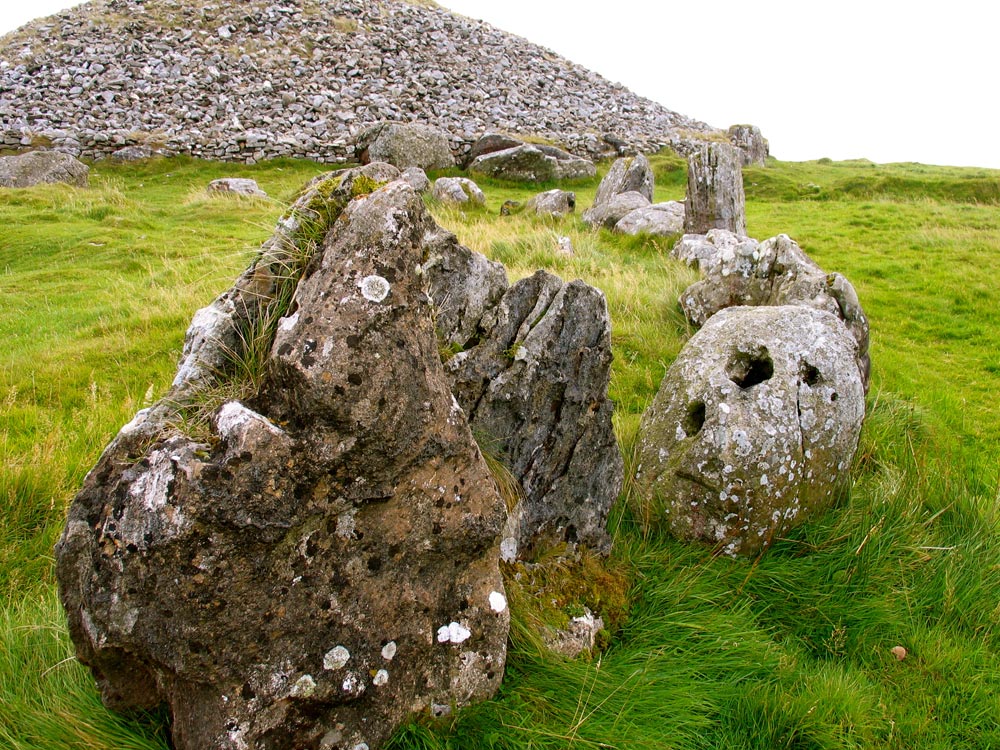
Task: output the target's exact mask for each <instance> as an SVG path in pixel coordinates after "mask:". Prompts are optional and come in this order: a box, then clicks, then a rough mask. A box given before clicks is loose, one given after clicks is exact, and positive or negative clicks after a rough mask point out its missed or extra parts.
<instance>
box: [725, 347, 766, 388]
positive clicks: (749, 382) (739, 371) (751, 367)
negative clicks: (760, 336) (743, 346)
mask: <svg viewBox="0 0 1000 750" xmlns="http://www.w3.org/2000/svg"><path fill="white" fill-rule="evenodd" d="M726 374H727V375H728V376H729V379H730V380H732V381H733V382H734V383H736V385H738V386H739V387H740V388H744V389H746V388H752V387H753V386H755V385H759V384H760V383H763V382H764V381H766V380H770V379H771V376H772V375H774V362H772V361H771V355H770V353H769V352H768V351H767V349H765V348H764V347H760V348H759V349H757V350H756V351H753V352H736V355H735V356H734V357H733V358H732V359H731V360H730V361H729V366H728V367H727V368H726Z"/></svg>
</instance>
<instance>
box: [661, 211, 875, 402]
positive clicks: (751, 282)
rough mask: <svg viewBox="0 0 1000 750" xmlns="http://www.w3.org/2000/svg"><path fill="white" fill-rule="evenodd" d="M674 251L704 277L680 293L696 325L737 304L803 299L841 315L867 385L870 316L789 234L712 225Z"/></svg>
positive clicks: (851, 290) (849, 290) (801, 302)
mask: <svg viewBox="0 0 1000 750" xmlns="http://www.w3.org/2000/svg"><path fill="white" fill-rule="evenodd" d="M671 255H673V256H674V257H675V258H679V259H681V260H684V261H687V263H688V264H689V265H697V266H698V268H699V270H700V271H701V272H702V274H703V276H704V278H703V279H702V280H701V281H696V282H695V283H694V284H692V285H691V286H689V287H688V288H687V289H685V290H684V292H683V293H682V294H681V296H680V304H681V308H682V309H683V310H684V314H685V316H686V317H687V319H688V320H689V321H690V322H691V323H692V324H693V325H696V326H701V325H704V324H705V321H707V320H708V319H709V318H710V317H711V316H712V315H714V314H715V313H717V312H718V311H719V310H722V309H723V308H726V307H733V306H736V305H805V306H807V307H813V308H815V309H817V310H825V311H827V312H829V313H832V314H834V315H836V316H837V317H838V318H840V319H841V320H842V321H843V322H844V323H845V324H846V325H847V328H848V329H849V330H850V332H851V334H852V335H853V336H854V339H855V341H856V342H857V345H858V352H857V363H858V369H859V371H860V372H861V379H862V382H863V383H864V385H865V390H866V391H867V389H868V375H869V371H870V369H871V363H870V360H869V355H868V339H869V332H868V318H867V317H866V316H865V312H864V310H863V309H862V307H861V303H860V301H859V300H858V295H857V293H856V292H855V291H854V287H853V286H852V285H851V283H850V282H849V281H848V280H847V279H846V278H844V277H843V276H841V275H840V274H839V273H832V274H828V273H826V272H825V271H823V269H822V268H820V267H819V266H818V265H816V263H815V262H814V261H813V260H812V259H811V258H810V257H809V256H808V255H806V253H805V252H803V250H802V248H800V247H799V246H798V245H797V244H796V243H795V241H794V240H792V239H791V238H790V237H788V235H785V234H779V235H777V236H776V237H771V238H770V239H768V240H764V242H757V240H755V239H752V238H750V237H741V236H738V235H736V234H733V233H732V232H726V231H723V230H719V229H713V230H712V231H710V232H709V233H708V234H707V235H685V236H684V237H683V238H682V239H681V241H680V242H678V243H677V244H676V245H674V247H673V249H672V250H671Z"/></svg>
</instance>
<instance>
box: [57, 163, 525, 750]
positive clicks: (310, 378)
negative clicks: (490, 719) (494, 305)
mask: <svg viewBox="0 0 1000 750" xmlns="http://www.w3.org/2000/svg"><path fill="white" fill-rule="evenodd" d="M345 182H346V183H347V185H345ZM363 182H364V181H359V180H358V179H355V180H353V182H351V181H349V180H346V181H345V179H344V175H337V176H332V177H327V178H325V179H321V180H319V181H316V182H314V183H313V184H312V185H311V186H310V187H309V189H308V190H307V191H306V193H305V194H304V195H303V196H302V198H300V200H299V201H298V202H297V203H296V204H295V206H294V207H293V209H292V211H291V212H290V213H289V214H288V215H287V216H285V217H284V218H283V219H282V221H281V222H279V225H278V228H277V230H276V233H275V236H274V237H273V238H272V240H271V241H270V242H269V243H266V245H265V248H264V251H263V252H262V255H261V257H260V258H258V259H257V261H255V263H254V264H253V265H252V266H251V267H250V268H249V269H248V271H247V272H246V273H245V274H244V275H243V276H241V277H240V279H239V280H238V281H237V284H236V285H235V286H234V288H233V289H231V290H230V291H229V292H227V293H226V294H224V295H222V297H220V299H219V300H217V301H216V303H214V304H213V307H212V309H211V311H210V312H209V313H207V314H205V315H202V313H199V315H198V316H196V322H195V324H194V325H193V326H192V327H193V328H199V327H200V333H197V334H195V335H193V336H191V337H189V345H188V346H186V349H185V361H186V363H187V364H188V365H190V367H189V368H188V371H189V372H190V373H192V374H195V375H197V376H198V377H197V379H196V383H195V384H192V383H189V382H187V381H182V382H181V383H179V384H177V383H175V386H174V388H173V389H172V390H171V393H170V394H168V397H167V399H165V400H164V401H162V402H160V403H159V404H157V405H156V406H154V407H153V408H151V409H149V410H144V411H142V412H140V413H139V414H138V415H137V416H136V418H135V419H134V420H133V421H132V422H131V423H130V424H129V425H126V427H124V428H123V429H122V431H121V432H120V433H119V435H118V436H117V437H116V438H115V439H114V441H113V442H112V443H111V444H110V445H109V446H108V448H107V449H106V450H105V452H104V454H103V455H102V457H101V458H100V460H99V461H98V464H97V466H96V467H95V468H94V469H93V471H91V472H90V474H88V476H87V479H86V480H85V484H84V487H83V489H82V490H81V492H80V493H79V495H78V496H77V497H76V498H75V500H74V501H73V504H72V506H71V508H70V513H69V519H68V522H67V525H66V528H65V531H64V533H63V535H62V537H61V539H60V541H59V543H58V545H57V551H56V556H57V578H58V582H59V589H60V596H61V598H62V602H63V605H64V607H65V609H66V614H67V617H68V621H69V630H70V634H71V636H72V639H73V642H74V644H75V646H76V651H77V656H78V658H79V659H80V660H81V661H82V662H83V663H84V664H87V665H88V666H90V668H91V669H92V670H93V672H94V674H95V676H96V677H97V680H98V684H99V686H100V689H101V694H102V697H103V699H104V701H105V703H106V704H108V705H109V706H111V707H114V708H117V709H146V708H151V707H153V706H155V705H157V704H159V703H161V702H163V703H166V704H168V706H169V708H170V713H171V715H172V717H173V745H174V746H175V747H177V748H178V750H192V749H194V748H198V749H201V748H218V749H220V750H238V749H240V750H242V749H245V748H264V747H268V748H275V749H288V750H292V748H305V747H309V748H324V749H325V750H334V749H336V748H354V749H357V748H360V747H370V748H373V750H374V748H377V747H378V746H379V745H381V744H382V743H383V742H384V741H385V740H386V739H387V738H388V736H389V735H390V734H391V733H392V731H393V730H394V728H395V727H396V726H397V725H398V724H399V723H400V722H401V721H403V720H404V718H405V717H406V716H408V715H409V714H411V713H412V712H434V713H438V714H440V713H445V712H447V711H448V710H450V708H451V707H452V706H459V705H462V704H465V703H467V702H469V701H472V700H477V699H480V698H485V697H487V696H489V695H491V694H492V693H493V692H494V691H495V689H496V688H497V687H498V685H499V683H500V680H501V675H502V674H503V668H504V657H505V648H506V638H507V629H508V617H509V613H508V611H507V605H506V599H505V596H504V589H503V582H502V580H501V577H500V573H499V570H498V558H499V554H500V550H499V542H500V533H501V530H502V528H503V526H504V523H505V521H506V511H505V508H504V506H503V502H502V500H501V498H500V496H499V494H498V492H497V487H496V484H495V482H494V481H493V479H492V477H491V475H490V474H489V472H488V470H487V468H486V466H485V464H484V461H483V458H482V455H481V453H480V451H479V449H478V448H477V447H476V444H475V442H474V441H473V439H472V435H471V432H470V430H469V426H468V422H467V420H466V418H465V415H464V414H463V412H462V410H461V409H460V408H459V407H458V405H457V404H456V403H455V401H454V398H453V397H452V394H451V392H450V390H449V386H448V380H447V378H446V377H445V374H444V372H443V368H442V365H441V361H440V358H439V351H438V345H437V340H436V334H435V331H434V327H433V316H432V310H431V306H430V303H429V300H428V298H427V295H426V293H425V278H424V276H423V273H422V267H421V263H422V262H423V260H424V254H425V247H424V240H425V237H427V236H428V234H433V233H434V231H435V226H434V224H433V221H432V220H431V219H430V218H429V215H428V214H427V213H426V211H425V209H424V207H423V204H422V202H421V200H420V198H419V196H418V195H417V194H416V193H415V192H414V191H413V190H412V188H410V187H409V186H407V185H405V184H404V183H402V182H393V183H391V184H389V185H388V186H386V187H384V188H381V189H378V190H376V192H374V193H372V194H371V195H368V196H361V197H356V198H355V199H354V200H352V199H351V198H352V195H353V194H354V193H358V192H360V187H361V186H362V184H363ZM338 216H339V219H338V218H337V217H338ZM314 245H316V246H318V248H319V249H318V251H317V252H316V254H315V255H313V256H312V257H311V258H310V257H309V256H308V253H306V257H302V254H303V251H304V250H308V249H309V248H310V247H312V246H314ZM303 264H304V266H303ZM282 274H283V275H282ZM299 276H301V280H299V281H298V282H297V283H296V282H295V281H294V279H296V278H298V277H299ZM282 279H284V281H282ZM289 280H290V281H289ZM276 285H277V286H276ZM199 318H202V319H203V320H202V322H204V320H210V321H213V325H214V326H215V327H216V329H217V330H219V331H220V332H222V333H224V334H225V333H226V332H228V331H231V330H233V329H236V330H238V331H240V332H241V333H242V335H241V336H236V337H235V338H233V337H230V338H227V339H226V340H225V341H220V340H218V339H215V338H213V337H206V336H205V335H203V334H204V332H205V327H204V326H201V323H199V322H198V321H199ZM224 319H228V323H226V322H225V320H224ZM254 340H262V341H263V343H264V346H263V347H262V348H261V349H260V350H259V351H260V354H261V356H263V358H264V363H263V367H262V368H261V369H260V370H259V373H260V375H259V377H260V384H259V387H257V388H252V389H250V390H246V389H245V388H244V389H243V391H242V398H240V399H237V398H235V397H234V396H235V394H238V393H240V391H239V390H238V389H237V388H236V381H235V379H234V377H233V375H234V374H235V372H236V371H238V370H239V369H240V368H238V367H236V366H235V364H234V362H233V361H232V360H233V359H234V358H235V359H239V360H240V361H243V362H244V363H245V362H247V361H249V355H250V354H251V353H252V352H249V351H247V346H248V345H249V342H252V341H254ZM230 347H235V348H230ZM211 348H216V349H229V351H223V352H220V353H219V354H218V355H210V354H205V353H204V352H202V354H201V355H200V356H197V352H198V351H200V350H205V349H211ZM211 361H216V362H221V363H222V364H223V365H226V363H227V362H228V369H226V368H225V367H224V368H223V369H220V370H215V371H212V372H211V373H209V372H207V371H205V369H204V365H205V363H206V362H211ZM199 363H200V364H199ZM180 374H181V373H179V375H180ZM219 394H223V395H222V396H221V398H220V400H222V403H221V405H220V406H218V407H217V408H213V407H212V404H213V401H212V398H213V397H216V398H219ZM178 409H181V411H180V412H178ZM206 411H207V414H206ZM199 425H200V427H199ZM192 429H193V430H194V431H190V430H192Z"/></svg>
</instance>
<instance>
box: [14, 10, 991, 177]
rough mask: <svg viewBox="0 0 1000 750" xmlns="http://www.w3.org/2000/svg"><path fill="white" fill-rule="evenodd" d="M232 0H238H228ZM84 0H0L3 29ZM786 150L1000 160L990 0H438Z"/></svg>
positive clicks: (930, 160)
mask: <svg viewBox="0 0 1000 750" xmlns="http://www.w3.org/2000/svg"><path fill="white" fill-rule="evenodd" d="M233 1H236V2H238V0H233ZM75 4H78V3H74V2H72V0H0V33H6V32H7V31H10V30H11V29H14V28H16V27H17V26H20V25H21V24H23V23H25V22H27V21H28V20H30V19H31V18H33V17H37V16H41V15H47V14H50V13H54V12H56V11H57V10H59V9H61V8H65V7H70V6H72V5H75ZM442 4H444V5H446V6H447V7H449V8H450V9H452V10H454V11H456V12H458V13H461V14H463V15H466V16H470V17H473V18H481V19H483V20H485V21H488V22H489V23H492V24H493V25H494V26H498V27H499V28H501V29H504V30H506V31H510V32H513V33H515V34H519V35H520V36H523V37H526V38H528V39H530V40H531V41H533V42H536V43H538V44H542V45H544V46H546V47H549V48H551V49H553V50H555V51H556V52H558V53H559V54H561V55H563V56H565V57H568V58H569V59H571V60H573V61H574V62H577V63H580V64H581V65H584V66H586V67H588V68H590V69H591V70H594V71H596V72H598V73H600V74H602V75H603V76H605V77H606V78H610V79H611V80H614V81H619V82H621V83H623V84H625V85H626V86H628V87H629V88H631V89H632V90H633V91H635V92H636V93H638V94H642V95H643V96H646V97H648V98H650V99H654V100H656V101H658V102H660V103H661V104H664V105H665V106H667V107H669V108H670V109H673V110H675V111H677V112H680V113H682V114H685V115H688V116H690V117H694V118H697V119H699V120H703V121H705V122H708V123H709V124H711V125H715V126H718V127H723V128H724V127H727V126H729V125H731V124H733V123H737V122H750V123H753V124H755V125H758V126H759V127H760V128H761V130H762V131H763V133H764V135H765V137H767V138H768V139H769V140H770V142H771V153H772V154H773V155H774V156H777V157H778V158H780V159H786V160H793V161H794V160H803V159H818V158H820V157H823V156H827V157H830V158H832V159H852V158H861V157H864V158H868V159H871V160H872V161H877V162H891V161H919V162H924V163H926V164H952V165H962V166H981V167H995V168H1000V96H998V95H997V93H996V91H997V84H996V74H997V71H998V68H1000V65H998V59H1000V58H998V55H997V52H998V48H1000V3H996V2H994V0H950V1H949V2H946V3H945V2H940V1H939V2H935V3H931V2H927V0H905V1H903V0H839V2H836V3H830V2H827V3H823V4H820V3H814V2H808V0H794V1H789V0H701V1H695V0H680V1H679V2H677V1H674V2H656V0H614V2H601V3H599V4H598V3H597V2H580V1H579V0H573V1H570V0H565V1H563V0H548V2H546V1H545V0H443V2H442Z"/></svg>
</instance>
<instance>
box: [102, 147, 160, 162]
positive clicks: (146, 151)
mask: <svg viewBox="0 0 1000 750" xmlns="http://www.w3.org/2000/svg"><path fill="white" fill-rule="evenodd" d="M154 154H155V152H154V151H153V149H152V148H151V147H149V146H145V145H140V146H125V147H124V148H120V149H118V150H117V151H114V152H113V153H112V154H111V158H112V159H114V160H115V161H141V160H143V159H152V158H153V156H154Z"/></svg>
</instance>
